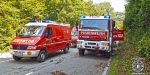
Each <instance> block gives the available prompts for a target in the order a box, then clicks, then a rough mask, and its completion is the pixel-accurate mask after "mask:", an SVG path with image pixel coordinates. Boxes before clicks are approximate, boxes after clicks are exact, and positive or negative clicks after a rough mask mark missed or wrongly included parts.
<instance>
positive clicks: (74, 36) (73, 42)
mask: <svg viewBox="0 0 150 75" xmlns="http://www.w3.org/2000/svg"><path fill="white" fill-rule="evenodd" d="M71 34H72V39H71V46H76V45H77V39H78V31H77V29H76V26H74V27H73V28H72V31H71Z"/></svg>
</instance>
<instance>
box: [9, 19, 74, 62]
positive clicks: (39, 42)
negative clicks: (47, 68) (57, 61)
mask: <svg viewBox="0 0 150 75" xmlns="http://www.w3.org/2000/svg"><path fill="white" fill-rule="evenodd" d="M70 46H71V28H70V25H69V24H63V23H57V22H54V21H51V20H42V21H41V22H37V21H36V20H32V21H30V22H29V23H27V24H26V25H25V27H23V28H22V30H21V31H20V32H19V33H18V34H17V35H16V38H15V39H14V40H13V41H12V42H11V43H10V53H11V54H12V55H13V58H14V60H21V59H22V58H25V57H29V58H36V60H37V61H38V62H43V61H45V59H46V56H47V55H48V54H49V53H52V52H56V51H58V50H63V52H64V53H68V50H69V47H70Z"/></svg>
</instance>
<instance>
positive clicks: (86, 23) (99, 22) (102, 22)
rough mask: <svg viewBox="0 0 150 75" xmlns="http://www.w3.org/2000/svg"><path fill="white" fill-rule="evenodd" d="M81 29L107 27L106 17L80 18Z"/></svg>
mask: <svg viewBox="0 0 150 75" xmlns="http://www.w3.org/2000/svg"><path fill="white" fill-rule="evenodd" d="M81 29H108V20H107V19H82V20H81Z"/></svg>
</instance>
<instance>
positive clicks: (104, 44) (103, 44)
mask: <svg viewBox="0 0 150 75" xmlns="http://www.w3.org/2000/svg"><path fill="white" fill-rule="evenodd" d="M101 45H102V46H109V43H102V44H101Z"/></svg>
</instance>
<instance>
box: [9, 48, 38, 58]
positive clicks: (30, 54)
mask: <svg viewBox="0 0 150 75" xmlns="http://www.w3.org/2000/svg"><path fill="white" fill-rule="evenodd" d="M39 52H40V50H12V49H10V50H9V53H10V54H12V55H14V56H18V57H37V56H38V54H39Z"/></svg>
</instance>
